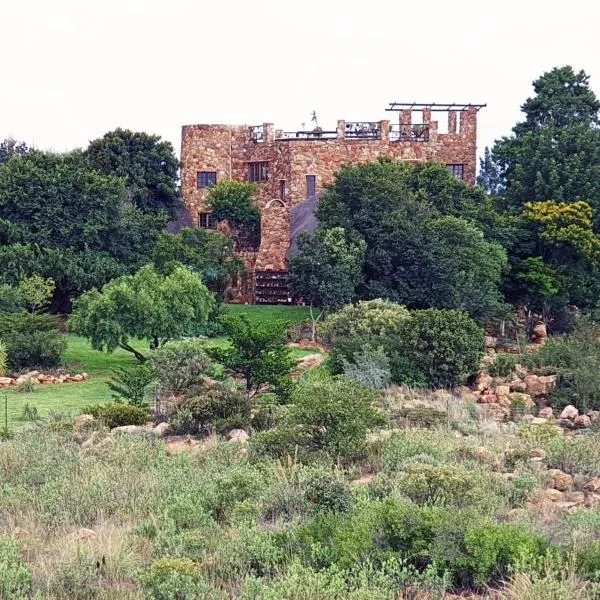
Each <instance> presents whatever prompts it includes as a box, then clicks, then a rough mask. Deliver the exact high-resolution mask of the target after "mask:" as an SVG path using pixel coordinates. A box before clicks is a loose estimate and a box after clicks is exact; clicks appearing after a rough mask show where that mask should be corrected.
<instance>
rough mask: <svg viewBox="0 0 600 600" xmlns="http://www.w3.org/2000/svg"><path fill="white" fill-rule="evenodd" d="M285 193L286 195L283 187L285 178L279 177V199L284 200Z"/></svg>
mask: <svg viewBox="0 0 600 600" xmlns="http://www.w3.org/2000/svg"><path fill="white" fill-rule="evenodd" d="M286 195H287V189H286V187H285V179H280V180H279V199H280V200H285V197H286Z"/></svg>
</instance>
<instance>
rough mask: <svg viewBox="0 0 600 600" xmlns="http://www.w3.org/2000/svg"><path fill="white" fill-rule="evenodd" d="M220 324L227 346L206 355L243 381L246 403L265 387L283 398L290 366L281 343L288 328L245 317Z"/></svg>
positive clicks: (285, 393) (288, 389)
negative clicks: (228, 341) (226, 339)
mask: <svg viewBox="0 0 600 600" xmlns="http://www.w3.org/2000/svg"><path fill="white" fill-rule="evenodd" d="M222 322H223V326H224V327H225V331H226V333H227V335H228V337H229V340H230V342H231V345H230V346H228V347H225V348H218V347H216V348H208V349H207V352H208V354H209V355H210V356H211V357H212V358H213V359H215V360H216V361H218V362H220V363H222V364H223V365H225V367H226V368H227V369H228V370H229V371H231V372H232V373H233V374H234V375H236V376H240V377H242V378H243V379H244V382H245V390H246V397H247V398H248V399H249V398H250V397H252V396H253V395H254V394H256V393H257V392H258V391H259V390H260V389H261V387H263V386H265V385H271V386H273V387H274V388H275V390H276V392H278V393H279V394H280V395H281V396H284V397H286V396H287V395H288V394H289V392H290V390H291V383H292V382H291V378H290V370H291V369H292V367H293V366H294V360H293V358H292V357H291V354H290V349H289V348H288V347H287V346H286V340H285V331H286V329H287V325H288V324H287V323H285V322H284V321H279V320H276V321H266V322H262V323H253V322H251V321H250V320H249V319H248V317H246V316H245V315H240V316H225V317H223V318H222Z"/></svg>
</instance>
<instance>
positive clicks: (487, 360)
mask: <svg viewBox="0 0 600 600" xmlns="http://www.w3.org/2000/svg"><path fill="white" fill-rule="evenodd" d="M489 352H491V350H489ZM481 364H482V366H483V367H484V368H485V367H489V366H490V365H493V364H494V357H493V356H490V355H489V354H484V355H483V356H482V358H481Z"/></svg>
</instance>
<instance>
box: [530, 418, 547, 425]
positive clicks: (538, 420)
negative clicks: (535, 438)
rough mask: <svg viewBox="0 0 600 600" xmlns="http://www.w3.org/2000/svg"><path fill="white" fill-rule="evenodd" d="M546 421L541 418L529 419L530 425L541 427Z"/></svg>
mask: <svg viewBox="0 0 600 600" xmlns="http://www.w3.org/2000/svg"><path fill="white" fill-rule="evenodd" d="M547 422H548V419H543V418H542V417H533V419H531V424H532V425H543V424H544V423H547Z"/></svg>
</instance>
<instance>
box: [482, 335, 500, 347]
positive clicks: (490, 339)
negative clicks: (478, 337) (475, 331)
mask: <svg viewBox="0 0 600 600" xmlns="http://www.w3.org/2000/svg"><path fill="white" fill-rule="evenodd" d="M497 343H498V338H495V337H494V336H492V335H486V336H485V337H484V338H483V345H484V347H485V348H495V346H496V344H497Z"/></svg>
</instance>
